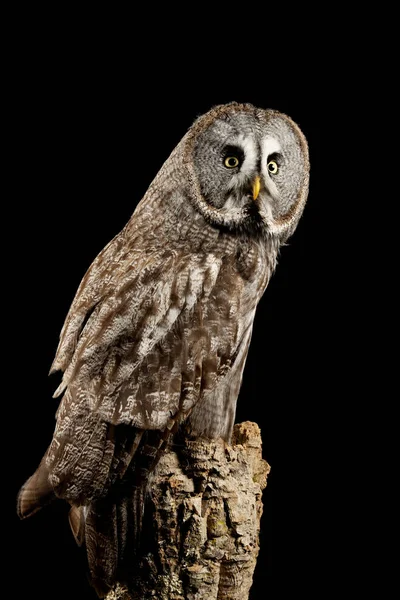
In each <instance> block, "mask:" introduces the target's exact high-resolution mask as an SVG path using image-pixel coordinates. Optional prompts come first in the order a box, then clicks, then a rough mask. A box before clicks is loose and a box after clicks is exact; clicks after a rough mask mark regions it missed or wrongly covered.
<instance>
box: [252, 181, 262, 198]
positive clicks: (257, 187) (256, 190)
mask: <svg viewBox="0 0 400 600" xmlns="http://www.w3.org/2000/svg"><path fill="white" fill-rule="evenodd" d="M260 185H261V181H260V178H259V177H258V176H257V177H256V178H255V179H254V181H253V200H257V197H258V194H259V193H260Z"/></svg>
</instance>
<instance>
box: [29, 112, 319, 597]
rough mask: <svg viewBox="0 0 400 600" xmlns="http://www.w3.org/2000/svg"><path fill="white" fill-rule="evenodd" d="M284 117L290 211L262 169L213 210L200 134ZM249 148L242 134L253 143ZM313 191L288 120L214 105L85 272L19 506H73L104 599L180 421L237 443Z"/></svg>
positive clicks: (215, 134) (251, 127) (255, 130)
mask: <svg viewBox="0 0 400 600" xmlns="http://www.w3.org/2000/svg"><path fill="white" fill-rule="evenodd" d="M235 118H237V119H238V120H237V122H235ZM276 119H278V120H279V119H280V120H281V123H282V131H283V133H282V134H281V135H282V140H281V141H280V142H279V143H280V144H281V146H282V147H283V145H284V143H287V144H289V142H286V141H285V140H286V138H285V136H289V137H290V136H291V138H290V143H291V144H292V145H294V149H293V148H292V149H291V154H290V153H289V154H290V156H301V157H302V161H303V162H302V165H300V166H299V167H298V172H297V171H293V172H294V175H292V179H293V182H292V184H291V187H290V189H289V191H288V192H287V193H286V188H284V186H283V185H282V190H281V194H282V198H283V196H284V194H286V195H285V197H284V201H283V200H282V203H283V204H282V205H284V206H285V207H287V206H289V208H288V209H287V211H286V212H287V215H286V216H285V214H282V212H283V211H282V210H281V211H280V212H279V207H278V206H277V202H278V200H277V198H278V192H277V189H278V188H277V185H278V184H277V183H274V185H272V183H271V184H269V183H268V182H266V183H265V184H264V187H262V188H261V192H260V194H261V197H260V203H259V204H256V201H255V200H254V199H252V197H251V188H250V192H249V186H250V185H251V180H252V178H254V175H255V173H254V172H252V173H251V174H249V176H248V177H247V176H246V174H242V175H241V178H240V186H242V187H243V186H244V188H243V193H242V192H241V191H240V190H241V189H242V187H240V186H239V184H238V190H237V192H235V193H236V194H237V198H236V200H235V201H233V200H232V189H233V184H232V180H231V179H230V180H229V184H226V189H227V192H226V193H227V194H228V193H229V194H230V196H229V198H230V200H229V202H227V203H226V206H227V207H228V208H226V210H225V211H223V210H219V209H217V208H216V207H215V206H216V205H217V203H215V205H214V204H213V199H212V198H207V197H203V195H202V191H201V190H202V178H203V177H207V178H209V177H211V176H213V177H217V176H218V173H217V171H218V168H219V167H218V168H217V167H215V168H214V169H211V171H210V172H211V175H210V174H209V172H208V171H205V170H206V169H207V164H208V163H207V161H208V160H209V156H210V154H208V156H203V155H202V154H201V153H200V152H203V147H204V145H205V143H204V134H206V133H207V132H208V131H210V132H211V133H210V139H211V142H210V144H211V146H210V148H211V150H210V152H211V153H214V154H215V153H217V151H218V144H219V143H220V144H221V145H222V144H223V143H225V141H224V140H225V138H226V136H227V130H228V129H229V127H231V128H233V133H232V135H233V136H234V138H233V139H239V140H240V139H242V138H240V137H239V138H238V131H239V129H238V128H240V131H239V133H241V135H242V129H243V131H244V133H243V135H247V136H250V135H256V134H257V135H261V133H262V132H263V128H265V127H267V126H268V123H270V122H274V123H275V121H276ZM235 123H236V124H235ZM278 125H279V123H278ZM278 125H277V124H276V123H275V124H274V128H273V131H274V132H275V131H276V130H277V129H278ZM215 127H217V129H215ZM213 128H214V129H213ZM246 128H247V129H246ZM289 130H290V131H289ZM220 131H223V135H224V136H225V137H224V139H223V140H222V141H219V140H220V137H221V136H220V134H219V132H220ZM288 131H289V133H288ZM260 132H261V133H260ZM199 136H203V138H202V140H203V141H202V145H201V146H199V145H196V144H197V140H198V139H199ZM235 136H236V137H235ZM246 139H247V138H246ZM276 143H277V144H278V142H276ZM253 147H254V148H256V144H255V143H254V144H253V145H252V144H251V143H250V142H249V141H246V144H245V146H244V148H245V149H246V151H247V149H248V148H253ZM259 147H260V148H261V147H262V144H261V143H260V144H259ZM250 162H251V161H250ZM249 164H250V163H249ZM251 164H252V165H256V164H259V163H256V161H255V160H254V161H253V162H251ZM254 168H256V167H254ZM302 169H303V171H304V173H303V171H302ZM292 170H293V169H292ZM203 172H204V173H207V174H206V175H204V174H203ZM224 176H225V175H224ZM238 181H239V180H238ZM299 182H300V183H299ZM278 183H279V182H278ZM218 185H219V186H220V187H221V188H223V185H225V184H222V183H218V182H217V181H216V182H215V186H214V187H215V189H217V186H218ZM269 185H270V188H269V187H268V186H269ZM285 185H289V184H286V183H285ZM296 185H297V188H296V189H294V190H292V188H293V187H295V186H296ZM207 186H208V188H209V187H210V182H209V179H207ZM211 187H212V186H211ZM208 188H207V189H208ZM239 188H240V189H239ZM307 189H308V155H307V148H306V142H305V139H304V137H303V136H302V134H301V132H300V130H299V129H298V127H297V126H296V125H295V124H293V123H292V122H291V121H290V119H289V118H288V117H286V116H282V115H278V116H277V113H275V112H274V111H260V109H255V108H254V107H252V106H250V105H239V104H231V105H225V106H222V107H216V108H215V109H213V110H211V111H210V112H209V113H207V114H206V115H204V116H203V117H200V118H199V119H198V120H197V121H196V122H195V124H194V125H193V126H192V128H191V129H189V131H188V133H187V134H186V136H184V138H183V139H182V141H181V142H180V143H179V144H178V146H177V147H176V148H175V150H174V151H173V152H172V154H171V156H170V157H169V159H168V160H167V161H166V162H165V163H164V165H163V167H162V168H161V170H160V172H159V173H158V175H157V176H156V178H155V180H154V181H153V182H152V184H151V185H150V187H149V189H148V191H147V193H146V195H145V196H144V198H143V199H142V200H141V202H140V203H139V205H138V206H137V208H136V210H135V212H134V214H133V215H132V217H131V219H130V220H129V222H128V223H127V225H126V226H125V227H124V229H123V230H122V231H121V232H120V233H119V234H118V235H117V236H116V237H115V238H114V239H113V240H112V241H111V242H110V243H109V244H108V245H107V246H106V247H105V248H104V250H102V251H101V252H100V254H99V255H98V256H97V258H96V259H95V260H94V262H93V263H92V265H91V266H90V268H89V269H88V271H87V273H86V274H85V276H84V277H83V279H82V282H81V284H80V286H79V288H78V291H77V293H76V296H75V298H74V300H73V302H72V305H71V308H70V310H69V313H68V315H67V318H66V320H65V323H64V327H63V329H62V331H61V335H60V342H59V346H58V349H57V352H56V356H55V359H54V362H53V365H52V369H51V372H54V371H56V370H62V371H64V375H63V378H62V382H61V384H60V386H59V388H58V389H57V390H56V393H55V396H59V395H63V396H62V399H61V402H60V406H59V409H58V412H57V421H56V427H55V431H54V435H53V439H52V441H51V444H50V446H49V448H48V450H47V452H46V455H45V457H44V459H43V461H42V463H41V466H40V467H39V469H38V471H37V473H36V474H35V476H33V477H32V478H30V480H28V482H27V483H26V484H25V486H24V487H23V488H22V490H21V492H20V495H19V499H18V511H19V514H20V516H21V517H24V516H29V514H32V513H33V512H34V511H35V510H37V509H38V508H40V505H41V497H42V498H43V503H44V499H46V502H47V501H48V498H49V493H50V492H49V490H50V491H51V493H53V495H54V496H55V497H59V498H63V499H64V500H66V501H68V502H69V503H70V504H71V506H72V511H71V515H70V523H71V527H72V529H73V532H74V535H75V538H76V539H77V541H78V543H81V542H82V541H84V543H85V545H86V548H87V554H88V562H89V569H90V573H91V576H92V580H93V582H94V585H95V587H96V590H97V592H98V594H99V596H102V595H104V594H105V593H106V591H107V589H109V587H110V586H111V585H112V584H113V581H114V580H115V578H116V576H117V573H118V572H119V571H118V570H120V568H121V564H122V563H123V557H124V553H125V549H126V544H127V540H128V539H139V537H140V525H141V519H142V516H143V510H144V497H145V491H146V486H147V485H148V482H149V476H150V473H151V472H152V470H153V469H154V468H155V467H156V464H157V461H158V458H159V456H160V455H161V453H162V452H163V449H164V448H165V447H166V445H167V444H168V443H169V441H170V440H171V439H172V436H173V435H174V433H175V432H176V431H177V429H178V428H181V429H182V428H183V429H184V430H185V431H186V432H187V435H191V436H199V435H201V436H206V437H209V438H216V437H222V438H224V439H225V440H226V441H228V442H229V439H230V436H231V433H232V429H233V424H234V418H235V411H236V401H237V397H238V394H239V389H240V385H241V381H242V375H243V369H244V366H245V361H246V357H247V352H248V348H249V344H250V339H251V332H252V327H253V320H254V314H255V311H256V307H257V304H258V302H259V300H260V298H261V296H262V294H263V292H264V290H265V288H266V286H267V284H268V281H269V279H270V277H271V275H272V273H273V271H274V269H275V266H276V260H277V255H278V251H279V247H280V245H281V244H282V243H283V242H284V241H285V240H286V239H287V237H288V236H289V235H291V233H292V232H293V231H294V229H295V227H296V225H297V222H298V220H299V218H300V216H301V214H302V211H303V208H304V203H305V199H306V196H307ZM269 190H271V191H269ZM278 191H279V189H278ZM289 192H290V193H289ZM218 202H219V204H220V199H219V200H218ZM268 203H269V204H270V208H269V209H268V210H265V207H266V206H267V205H268V206H269V204H268ZM219 204H218V206H219ZM231 206H233V208H230V207H231ZM285 210H286V208H285ZM230 211H231V212H230ZM274 211H275V213H276V218H275V221H274V223H272V224H271V221H270V219H272V218H273V215H274ZM263 215H267V216H266V217H264V216H263ZM271 215H272V216H271ZM38 482H40V486H42V494H41V490H40V489H38V485H39V483H38ZM43 482H45V483H43ZM40 486H39V487H40ZM130 532H131V533H130ZM132 532H133V534H132ZM132 536H133V538H132Z"/></svg>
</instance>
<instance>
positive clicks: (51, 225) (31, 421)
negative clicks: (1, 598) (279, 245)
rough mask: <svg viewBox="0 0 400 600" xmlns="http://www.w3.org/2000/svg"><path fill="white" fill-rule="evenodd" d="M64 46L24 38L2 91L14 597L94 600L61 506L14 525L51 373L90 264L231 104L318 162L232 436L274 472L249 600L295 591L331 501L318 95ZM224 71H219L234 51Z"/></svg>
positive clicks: (122, 47) (254, 74)
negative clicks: (322, 405) (324, 398)
mask: <svg viewBox="0 0 400 600" xmlns="http://www.w3.org/2000/svg"><path fill="white" fill-rule="evenodd" d="M59 34H60V32H59V31H58V30H55V31H52V32H49V31H46V32H45V35H38V36H35V35H32V34H31V35H30V36H29V37H28V38H27V39H24V40H23V39H22V38H23V36H22V37H21V38H19V39H20V44H19V45H18V44H15V56H14V58H15V59H16V61H17V62H16V68H15V69H13V73H12V77H10V85H9V87H8V96H9V99H10V107H9V112H8V114H7V117H8V125H9V127H10V136H9V141H8V142H7V143H8V148H7V149H8V153H7V154H8V156H7V165H8V175H9V177H10V182H11V187H10V192H9V202H8V206H9V209H10V211H11V212H12V213H13V215H14V216H13V221H12V223H13V227H12V230H10V233H11V235H12V237H13V239H14V240H15V242H16V243H13V244H12V245H11V246H9V247H8V248H9V249H8V257H9V261H8V265H9V267H10V270H11V275H10V277H11V281H12V293H11V297H10V298H9V300H10V323H12V325H11V328H12V335H11V338H12V342H11V353H10V356H11V360H10V366H9V367H8V376H9V378H10V380H11V381H12V388H13V390H14V392H13V394H14V395H15V390H17V394H18V397H14V398H13V404H12V410H11V413H12V414H11V415H10V417H9V423H10V429H12V431H13V447H12V452H13V456H14V457H15V460H13V464H12V473H10V479H11V485H9V486H8V489H9V490H11V502H10V511H9V512H8V514H7V520H8V519H9V521H10V523H11V525H12V530H13V534H12V536H11V538H10V539H12V544H11V553H10V554H9V557H8V558H9V559H10V562H11V568H13V569H17V572H18V582H17V589H16V590H15V591H14V593H13V597H15V598H31V597H32V598H33V597H36V596H39V594H40V597H41V598H42V599H47V598H49V599H50V598H52V599H53V598H58V599H59V600H62V599H64V598H65V599H67V598H68V599H70V598H85V599H86V598H87V599H88V600H89V599H90V598H95V597H96V596H95V594H94V592H93V591H92V589H91V588H90V586H89V584H88V582H87V578H86V567H85V560H84V556H83V554H82V553H81V552H80V551H79V550H78V548H77V547H76V545H75V542H74V540H73V538H72V535H71V533H70V531H69V525H68V522H67V518H66V515H67V512H68V507H67V506H66V505H65V506H64V505H63V503H62V502H59V503H55V504H54V505H52V506H50V507H48V508H47V509H46V510H44V511H42V512H41V513H39V514H37V515H36V516H35V517H34V518H32V519H29V520H27V521H24V522H20V521H19V520H18V518H17V517H16V515H15V508H14V506H15V497H16V494H17V492H18V489H19V487H20V486H21V485H22V484H23V483H24V481H25V480H26V478H27V477H28V476H29V475H30V474H31V473H32V472H33V470H34V469H35V468H36V466H37V464H38V462H39V460H40V458H41V457H42V455H43V453H44V451H45V449H46V447H47V445H48V443H49V442H50V439H51V435H52V431H53V428H54V414H55V411H56V408H57V405H58V401H57V400H53V399H52V394H53V392H54V389H55V388H56V387H57V385H58V381H59V376H58V375H53V376H51V377H48V376H47V373H48V370H49V368H50V365H51V362H52V360H53V357H54V353H55V350H56V347H57V343H58V335H59V332H60V330H61V327H62V324H63V321H64V318H65V316H66V313H67V311H68V308H69V306H70V303H71V301H72V299H73V296H74V294H75V291H76V288H77V286H78V285H79V282H80V280H81V278H82V276H83V274H84V272H85V271H86V269H87V268H88V266H89V265H90V263H91V262H92V260H93V259H94V258H95V256H96V254H97V253H98V252H99V251H100V250H101V249H102V248H103V247H104V245H105V244H106V243H107V242H108V241H109V240H110V239H111V238H112V237H113V236H114V235H115V234H116V233H117V232H118V231H119V230H120V229H121V228H122V227H123V226H124V224H125V223H126V221H127V220H128V219H129V217H130V215H131V214H132V212H133V210H134V208H135V206H136V204H137V202H138V201H139V200H140V199H141V197H142V196H143V194H144V192H145V191H146V189H147V187H148V185H149V183H150V182H151V180H152V179H153V177H154V176H155V175H156V173H157V171H158V170H159V168H160V167H161V165H162V163H163V162H164V160H165V159H166V158H167V157H168V155H169V154H170V152H171V150H172V149H173V148H174V146H175V145H176V144H177V143H178V142H179V140H180V139H181V137H182V136H183V135H184V133H185V132H186V130H187V129H188V128H189V127H190V125H191V123H192V122H193V120H194V119H195V118H196V117H197V116H198V115H200V114H202V113H204V112H206V111H207V110H209V109H210V108H211V107H212V106H214V105H216V104H220V103H225V102H230V101H233V100H235V101H239V102H250V103H252V104H254V105H256V106H258V107H261V108H274V109H278V110H280V111H282V112H285V113H287V114H289V115H290V116H291V117H292V118H293V119H294V120H295V121H296V122H297V123H298V124H299V125H300V127H301V129H302V130H303V132H304V133H305V135H306V137H307V139H308V142H309V147H310V160H311V183H310V194H309V199H308V203H307V205H306V208H305V212H304V215H303V217H302V219H301V221H300V224H299V226H298V229H297V231H296V232H295V234H294V236H293V237H292V238H291V240H290V241H289V244H288V246H287V247H284V248H283V249H282V251H281V255H280V260H279V263H278V267H277V271H276V273H275V275H274V276H273V278H272V280H271V282H270V285H269V287H268V289H267V291H266V293H265V295H264V297H263V298H262V300H261V302H260V305H259V308H258V311H257V314H256V319H255V326H254V333H253V339H252V344H251V348H250V353H249V357H248V361H247V364H246V369H245V374H244V380H243V385H242V389H241V393H240V397H239V402H238V411H237V421H242V420H251V421H256V422H257V423H258V424H259V425H260V427H261V431H262V437H263V456H264V458H265V459H266V460H267V461H268V462H269V463H270V465H271V467H272V470H271V474H270V476H269V480H268V486H267V488H266V490H265V491H264V497H263V498H264V514H263V517H262V531H261V536H260V544H261V550H260V555H259V560H258V564H257V567H256V571H255V576H254V585H253V588H252V591H251V594H250V599H251V600H258V599H261V598H265V597H266V589H268V587H269V589H271V586H272V577H273V575H278V579H279V578H282V577H287V576H289V575H288V573H290V574H291V575H290V576H293V574H294V573H296V572H297V570H298V565H299V564H301V565H302V568H304V567H305V569H306V571H305V572H306V573H307V566H306V565H308V563H309V562H310V563H311V562H312V561H313V556H314V554H315V553H316V552H318V551H316V549H315V547H314V548H313V547H312V545H311V546H310V536H311V531H312V529H313V527H314V526H315V523H313V522H312V521H313V516H310V515H313V508H314V507H317V506H318V505H319V503H320V502H321V501H322V492H319V488H318V484H317V483H316V482H317V481H318V477H319V472H320V469H321V463H320V460H321V458H320V457H319V456H318V450H317V448H318V446H319V443H320V439H319V438H320V433H319V432H318V428H317V427H316V426H315V419H318V411H319V402H320V398H321V393H320V387H321V378H322V373H323V365H324V363H325V356H326V354H327V353H329V342H328V340H327V328H326V327H327V326H326V311H327V308H326V307H327V305H328V303H329V298H328V297H327V295H326V294H327V292H326V289H325V287H324V284H323V281H324V277H325V267H324V265H325V254H326V252H327V248H326V245H327V241H326V236H325V234H324V231H326V229H324V225H326V206H324V201H323V198H322V196H321V192H320V187H319V177H320V161H321V156H320V147H319V134H320V129H319V120H320V108H319V96H318V82H317V83H315V82H314V87H313V88H312V87H310V82H309V81H308V80H307V73H306V72H304V67H302V66H301V65H300V66H298V67H296V66H295V67H290V68H289V69H288V71H287V73H286V78H283V80H282V83H277V82H276V80H275V79H274V78H273V76H272V75H273V72H271V70H268V68H267V66H268V65H266V64H265V63H264V62H263V61H262V60H261V59H259V60H258V62H256V63H254V62H253V63H249V64H247V65H246V61H244V63H243V64H242V65H237V68H235V69H232V68H231V69H230V70H229V71H228V70H225V69H224V68H218V69H214V70H212V69H211V68H210V64H214V62H213V61H211V62H203V61H202V60H199V59H197V58H194V59H193V62H192V63H190V66H189V65H188V64H187V63H186V62H185V60H186V58H187V56H188V55H189V56H190V46H189V49H188V50H187V52H182V50H181V48H180V47H178V46H177V47H176V49H174V48H171V47H170V46H168V47H161V48H160V47H159V48H158V49H157V50H156V54H155V58H154V57H153V61H150V62H149V61H147V62H145V63H144V62H143V56H142V55H143V54H144V53H145V50H144V49H143V48H136V47H135V48H134V49H133V48H132V47H130V44H129V43H126V44H125V43H124V40H120V41H119V42H118V41H117V42H116V43H112V44H111V43H108V40H107V39H106V36H105V37H104V36H103V38H102V40H101V42H100V40H99V38H100V37H101V36H99V38H96V42H92V41H87V39H86V37H85V36H81V35H79V34H77V33H76V32H75V31H73V32H72V33H69V32H67V33H66V32H63V34H62V36H61V39H59V37H58V36H59ZM116 37H118V36H116ZM113 39H115V38H113ZM90 40H92V38H90ZM221 56H222V58H223V60H222V65H223V64H224V61H225V59H226V56H227V55H226V49H222V50H221ZM214 66H215V64H214ZM10 248H11V249H10ZM21 257H23V258H22V259H21ZM10 323H9V324H10ZM15 432H17V433H18V435H17V437H16V436H15ZM305 465H307V468H305ZM303 571H304V569H303ZM311 571H312V569H311V567H310V573H311Z"/></svg>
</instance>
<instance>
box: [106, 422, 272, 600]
mask: <svg viewBox="0 0 400 600" xmlns="http://www.w3.org/2000/svg"><path fill="white" fill-rule="evenodd" d="M269 471H270V467H269V465H268V463H267V462H266V461H265V460H263V459H262V458H261V435H260V429H259V427H258V425H256V424H255V423H251V422H249V421H246V422H244V423H240V424H238V425H235V428H234V434H233V439H232V446H227V445H226V444H225V443H224V442H223V441H222V440H217V441H214V442H210V441H208V440H204V439H199V440H196V441H186V442H185V443H184V446H183V448H180V449H179V454H177V453H176V452H175V451H172V450H169V451H167V452H166V453H165V454H164V456H163V457H162V459H161V460H160V463H159V466H158V468H157V472H156V473H155V475H154V477H153V479H152V481H151V485H150V491H149V494H148V499H147V502H146V515H147V516H146V522H145V525H144V531H143V535H144V536H145V538H146V542H145V546H146V549H145V551H143V553H142V555H141V556H140V557H137V556H136V557H133V558H132V573H133V581H132V584H130V585H129V589H128V588H126V587H125V586H122V585H120V584H117V585H116V587H115V588H114V589H113V590H112V591H111V592H110V593H109V594H108V595H107V600H147V599H153V600H154V599H156V600H246V599H248V597H249V591H250V587H251V584H252V581H253V573H254V568H255V566H256V560H257V555H258V551H259V545H258V537H259V529H260V518H261V514H262V500H261V496H262V490H263V489H264V488H265V486H266V484H267V475H268V473H269Z"/></svg>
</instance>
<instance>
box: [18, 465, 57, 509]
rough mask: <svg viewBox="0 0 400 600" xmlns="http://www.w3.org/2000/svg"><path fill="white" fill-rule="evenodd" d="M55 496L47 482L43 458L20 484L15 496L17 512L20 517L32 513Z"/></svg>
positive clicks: (47, 472) (47, 476) (46, 471)
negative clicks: (30, 474)
mask: <svg viewBox="0 0 400 600" xmlns="http://www.w3.org/2000/svg"><path fill="white" fill-rule="evenodd" d="M55 498H56V495H55V494H54V490H53V488H52V486H51V484H50V482H49V471H48V469H47V467H46V464H45V460H44V459H43V460H42V462H41V463H40V465H39V467H38V468H37V470H36V471H35V473H34V474H33V475H32V476H31V477H30V478H29V479H28V481H27V482H26V483H25V484H24V485H23V486H22V488H21V489H20V491H19V494H18V498H17V513H18V516H19V518H20V519H26V518H27V517H30V516H31V515H34V514H35V513H36V512H37V511H38V510H40V509H41V508H43V506H46V504H49V502H52V500H54V499H55Z"/></svg>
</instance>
